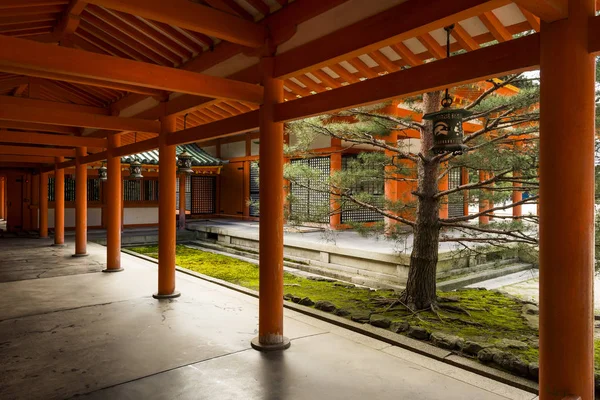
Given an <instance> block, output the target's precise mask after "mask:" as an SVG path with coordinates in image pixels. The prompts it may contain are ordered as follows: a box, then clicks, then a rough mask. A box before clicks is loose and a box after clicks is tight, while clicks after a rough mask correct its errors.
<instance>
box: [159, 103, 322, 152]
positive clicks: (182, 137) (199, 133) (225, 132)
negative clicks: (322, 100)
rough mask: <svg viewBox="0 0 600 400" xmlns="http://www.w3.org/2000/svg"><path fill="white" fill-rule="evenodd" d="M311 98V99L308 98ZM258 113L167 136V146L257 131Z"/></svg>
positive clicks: (246, 114) (250, 113) (254, 112)
mask: <svg viewBox="0 0 600 400" xmlns="http://www.w3.org/2000/svg"><path fill="white" fill-rule="evenodd" d="M308 98H312V97H308ZM258 124H259V111H258V110H255V111H250V112H248V113H245V114H240V115H236V116H235V117H230V118H225V119H222V120H220V121H215V122H210V123H208V124H204V125H199V126H196V127H194V128H188V129H186V130H183V131H179V132H176V133H174V134H172V135H171V136H169V138H168V139H167V143H168V144H169V145H179V144H185V143H194V142H201V141H206V140H211V139H216V138H221V137H227V136H234V135H237V134H240V133H243V132H248V131H252V130H255V129H258Z"/></svg>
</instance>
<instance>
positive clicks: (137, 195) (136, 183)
mask: <svg viewBox="0 0 600 400" xmlns="http://www.w3.org/2000/svg"><path fill="white" fill-rule="evenodd" d="M123 200H124V201H142V181H140V180H130V179H125V180H124V181H123Z"/></svg>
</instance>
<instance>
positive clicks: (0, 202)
mask: <svg viewBox="0 0 600 400" xmlns="http://www.w3.org/2000/svg"><path fill="white" fill-rule="evenodd" d="M4 185H5V184H4V177H3V176H2V177H0V219H4V218H5V215H4Z"/></svg>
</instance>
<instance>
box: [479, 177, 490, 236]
mask: <svg viewBox="0 0 600 400" xmlns="http://www.w3.org/2000/svg"><path fill="white" fill-rule="evenodd" d="M487 179H489V174H488V173H487V172H485V171H479V182H481V181H485V180H487ZM480 190H481V194H483V193H484V191H485V189H480ZM489 209H490V201H489V200H482V199H479V212H484V211H485V210H489ZM489 223H490V217H489V216H488V215H480V216H479V225H487V224H489Z"/></svg>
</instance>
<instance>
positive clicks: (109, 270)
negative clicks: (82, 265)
mask: <svg viewBox="0 0 600 400" xmlns="http://www.w3.org/2000/svg"><path fill="white" fill-rule="evenodd" d="M121 271H125V270H124V269H123V268H106V269H103V270H102V272H121Z"/></svg>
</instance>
